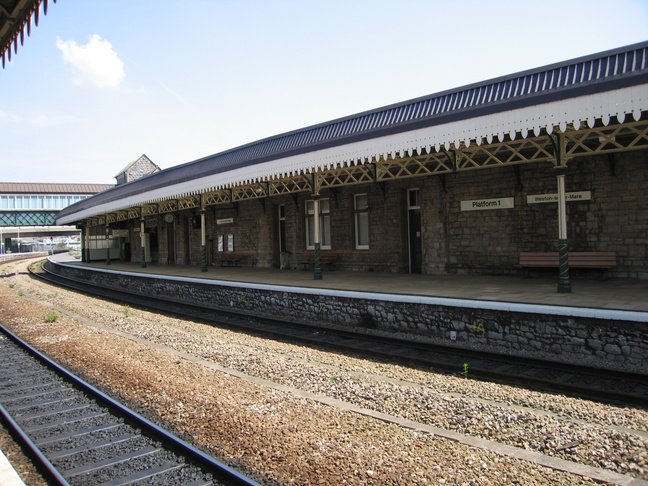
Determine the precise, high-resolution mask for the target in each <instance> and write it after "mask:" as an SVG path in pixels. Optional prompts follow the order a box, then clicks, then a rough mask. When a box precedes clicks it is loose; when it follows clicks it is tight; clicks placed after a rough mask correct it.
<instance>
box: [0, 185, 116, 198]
mask: <svg viewBox="0 0 648 486" xmlns="http://www.w3.org/2000/svg"><path fill="white" fill-rule="evenodd" d="M113 187H114V185H112V184H58V183H54V182H0V194H2V195H5V194H58V195H67V194H84V195H92V194H97V193H98V192H102V191H106V190H108V189H111V188H113Z"/></svg>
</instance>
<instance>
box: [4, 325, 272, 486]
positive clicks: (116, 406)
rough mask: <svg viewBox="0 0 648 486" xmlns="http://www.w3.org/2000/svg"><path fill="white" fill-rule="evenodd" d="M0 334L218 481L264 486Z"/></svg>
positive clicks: (19, 433) (45, 463)
mask: <svg viewBox="0 0 648 486" xmlns="http://www.w3.org/2000/svg"><path fill="white" fill-rule="evenodd" d="M0 333H2V334H3V335H5V336H6V337H7V338H8V339H9V340H10V341H12V342H13V343H15V344H16V345H17V346H18V347H19V348H21V349H22V350H24V351H26V352H27V353H28V355H30V356H32V357H33V358H35V359H36V360H37V361H38V362H40V363H41V364H42V365H43V366H44V367H45V368H46V369H48V370H52V371H54V372H55V373H56V374H57V375H58V376H60V377H61V378H63V380H64V381H65V382H67V383H69V384H71V385H72V386H73V387H74V388H75V389H77V390H80V391H82V392H83V393H85V394H86V395H87V396H89V397H90V398H91V399H92V400H93V401H95V402H97V403H98V404H100V405H101V406H103V407H105V408H107V409H108V410H109V411H110V412H111V413H112V414H113V415H115V416H117V417H120V418H122V419H124V421H125V423H128V424H129V425H131V426H133V427H135V428H137V429H140V430H141V431H142V432H143V434H144V435H145V436H147V437H150V438H152V439H154V440H157V441H159V442H160V443H162V444H163V446H164V448H165V449H166V450H170V451H172V452H174V453H175V454H177V455H178V456H181V457H184V458H187V459H188V460H189V462H190V463H191V464H194V465H195V466H197V467H199V468H200V469H202V470H203V471H206V472H207V473H209V474H211V475H213V476H214V477H215V478H217V479H218V481H221V482H222V483H223V484H225V485H228V486H260V484H259V483H257V482H256V481H254V480H252V479H250V478H248V477H246V476H245V475H243V474H242V473H240V472H238V471H236V470H235V469H233V468H231V467H230V466H227V465H226V464H224V463H222V462H220V461H218V460H216V459H214V458H213V457H210V456H209V455H207V454H205V453H204V452H202V451H200V450H198V449H197V448H195V447H193V446H192V445H190V444H188V443H187V442H185V441H183V440H182V439H180V438H178V437H176V436H175V435H173V434H171V433H170V432H168V431H167V430H164V429H163V428H161V427H159V426H157V425H156V424H154V423H153V422H151V421H150V420H148V419H146V418H144V417H143V416H141V415H140V414H138V413H136V412H134V411H132V410H130V409H129V408H127V407H125V406H124V405H122V404H121V403H119V402H117V401H116V400H114V399H113V398H111V397H110V396H108V395H106V394H105V393H103V392H101V391H100V390H98V389H97V388H95V387H93V386H92V385H90V384H89V383H87V382H86V381H84V380H82V379H81V378H79V377H78V376H76V375H74V374H73V373H71V372H69V371H68V370H66V369H65V368H63V367H62V366H60V365H58V364H57V363H56V362H54V361H52V360H51V359H49V358H48V357H47V356H45V355H44V354H42V353H41V352H39V351H38V350H36V349H35V348H34V347H32V346H31V345H29V344H28V343H26V342H25V341H23V340H22V339H20V338H19V337H18V336H16V335H15V334H13V333H12V332H11V331H9V330H8V329H7V328H6V327H4V326H3V325H1V324H0ZM0 383H1V380H0ZM5 400H6V399H5ZM0 412H1V414H2V419H3V421H4V422H5V423H7V425H8V426H9V427H10V428H11V430H12V432H14V437H16V438H17V440H18V441H19V442H20V443H22V444H23V445H25V446H26V447H27V449H28V452H29V453H30V456H31V457H32V459H33V460H34V461H35V462H36V464H38V466H39V469H40V470H41V471H43V473H44V475H46V476H47V477H48V479H50V480H51V481H53V482H54V484H60V485H68V484H69V483H68V482H67V480H66V479H65V478H64V475H63V474H61V473H60V472H59V471H57V470H56V468H55V467H54V466H53V465H52V463H51V462H50V461H49V459H47V456H46V454H44V453H43V452H41V451H40V449H39V448H38V447H37V446H36V445H35V444H34V442H33V441H32V440H31V439H30V438H29V436H28V434H27V433H25V432H24V431H23V430H22V429H21V428H20V426H19V425H18V424H17V422H16V421H15V420H14V419H13V417H12V416H11V414H10V413H9V412H8V411H7V410H6V409H5V408H4V407H3V406H2V405H0Z"/></svg>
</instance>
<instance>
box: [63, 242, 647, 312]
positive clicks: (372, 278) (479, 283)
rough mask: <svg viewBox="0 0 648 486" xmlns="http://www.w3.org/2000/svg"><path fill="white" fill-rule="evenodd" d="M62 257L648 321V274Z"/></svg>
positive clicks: (155, 271) (124, 267)
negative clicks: (581, 275)
mask: <svg viewBox="0 0 648 486" xmlns="http://www.w3.org/2000/svg"><path fill="white" fill-rule="evenodd" d="M53 258H54V259H55V260H57V261H65V262H68V263H69V262H77V264H78V265H80V266H88V267H92V268H105V269H109V270H114V271H121V272H133V273H143V274H152V275H169V276H180V277H192V278H201V279H208V280H223V281H227V282H239V283H240V284H241V286H245V285H246V284H250V283H253V284H268V285H278V286H286V287H305V288H310V289H316V288H321V289H329V290H338V291H345V290H346V291H356V292H358V291H359V292H367V293H379V294H396V295H410V296H426V297H441V298H450V299H460V300H471V301H486V302H500V303H507V302H509V303H519V304H530V305H540V306H542V305H550V306H561V307H579V308H588V309H601V310H619V311H628V312H636V313H645V316H644V319H641V318H640V319H639V320H640V321H641V320H643V321H644V322H648V280H631V279H608V280H603V279H572V281H571V285H572V292H571V293H569V294H560V293H558V292H557V291H556V287H557V283H558V277H557V276H556V277H555V278H533V277H531V278H522V277H517V276H466V275H422V274H398V273H380V272H375V273H367V272H345V271H337V270H336V271H330V272H324V277H323V279H322V280H314V279H313V272H312V271H304V270H279V269H269V268H249V267H208V271H207V272H202V271H201V270H200V267H198V266H195V265H165V264H152V263H148V264H147V266H146V267H145V268H141V266H140V264H139V263H129V262H118V261H112V262H111V264H110V265H107V264H106V262H105V261H94V262H89V263H82V262H80V261H79V260H75V259H74V258H72V257H71V256H70V255H69V254H60V255H56V256H54V257H53Z"/></svg>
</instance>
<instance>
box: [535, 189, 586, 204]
mask: <svg viewBox="0 0 648 486" xmlns="http://www.w3.org/2000/svg"><path fill="white" fill-rule="evenodd" d="M565 200H566V201H567V202H574V201H591V200H592V191H580V192H568V193H567V194H565ZM553 202H558V194H536V195H533V196H527V204H542V203H553Z"/></svg>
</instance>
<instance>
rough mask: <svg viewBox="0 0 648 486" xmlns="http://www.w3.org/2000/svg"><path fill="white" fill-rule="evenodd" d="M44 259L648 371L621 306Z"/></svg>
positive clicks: (367, 327) (206, 298)
mask: <svg viewBox="0 0 648 486" xmlns="http://www.w3.org/2000/svg"><path fill="white" fill-rule="evenodd" d="M48 265H49V266H50V268H53V269H54V271H55V272H56V273H58V274H61V275H63V276H67V277H71V278H74V279H76V280H77V281H81V282H88V283H91V284H93V285H100V286H104V287H108V288H114V289H118V290H122V291H127V292H130V293H133V294H138V295H144V296H150V295H155V296H156V297H158V298H163V299H166V300H170V301H176V302H183V303H190V304H197V305H200V306H203V307H207V308H212V309H217V310H223V311H229V312H234V313H239V314H244V315H252V316H258V317H264V318H276V319H283V320H287V321H291V322H297V323H299V322H307V323H309V324H312V325H320V326H322V327H323V328H327V327H328V328H338V329H347V330H359V331H362V332H366V333H368V334H379V335H383V336H385V335H387V336H390V335H391V336H395V337H399V338H405V339H417V340H421V341H425V342H429V343H434V344H440V345H448V346H454V347H457V348H463V349H471V350H480V351H488V352H492V353H499V354H506V355H514V356H519V357H529V358H537V359H548V360H552V361H557V362H562V363H567V364H575V365H584V366H593V367H599V368H605V369H613V370H621V371H628V372H633V373H643V374H646V370H648V326H647V325H646V323H645V322H638V321H635V320H632V319H630V318H626V319H624V318H623V317H624V315H628V313H623V312H614V311H589V310H587V309H582V310H579V309H574V308H561V307H551V306H528V305H523V304H499V303H493V302H480V301H457V300H453V299H435V298H425V297H417V296H404V295H390V294H365V293H361V292H357V293H356V292H342V291H331V290H323V289H310V288H297V287H285V288H284V287H278V286H269V285H262V284H249V283H237V282H224V281H216V280H214V281H209V280H202V279H191V278H183V277H171V276H164V277H161V276H159V275H158V276H156V275H144V274H132V273H124V272H115V271H111V270H103V269H100V270H97V269H92V268H88V267H81V266H78V265H65V264H54V263H51V262H50V263H48ZM540 307H541V308H542V309H543V310H542V311H541V310H540V309H539V308H540Z"/></svg>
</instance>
